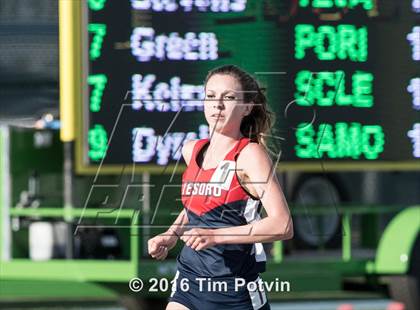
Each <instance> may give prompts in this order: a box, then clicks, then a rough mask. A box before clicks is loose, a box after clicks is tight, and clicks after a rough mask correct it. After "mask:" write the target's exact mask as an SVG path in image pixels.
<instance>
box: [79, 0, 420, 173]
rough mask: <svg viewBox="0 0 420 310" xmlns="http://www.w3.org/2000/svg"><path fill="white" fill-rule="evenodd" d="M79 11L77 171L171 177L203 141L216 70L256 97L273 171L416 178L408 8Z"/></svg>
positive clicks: (203, 5)
mask: <svg viewBox="0 0 420 310" xmlns="http://www.w3.org/2000/svg"><path fill="white" fill-rule="evenodd" d="M80 12H81V14H82V17H83V18H82V19H81V27H80V29H81V34H80V40H81V43H82V44H81V46H82V48H81V49H80V50H79V52H80V55H79V56H80V57H79V58H80V59H81V62H80V63H81V70H82V72H83V78H82V81H81V89H82V90H83V96H82V99H81V100H80V102H77V104H76V110H77V129H78V132H77V135H76V162H77V168H78V172H81V173H90V172H96V171H97V169H98V168H100V169H102V171H104V172H105V171H107V172H110V173H113V172H115V173H121V171H122V169H124V167H126V166H127V167H130V168H131V167H135V168H136V170H137V171H140V172H145V171H148V172H152V173H162V172H165V171H168V172H171V171H173V168H175V169H178V168H180V166H181V165H178V163H180V162H181V163H182V155H181V147H182V144H183V142H184V141H185V140H190V139H201V138H207V137H208V136H209V128H208V125H207V123H206V120H205V118H204V112H203V102H202V100H203V98H204V87H203V80H204V78H205V76H206V74H207V72H208V71H209V70H211V69H212V68H214V67H217V66H220V65H223V64H236V65H238V66H240V67H242V68H244V69H245V70H246V71H248V72H250V73H251V74H253V75H254V76H255V77H256V78H257V79H258V80H259V82H260V83H261V84H262V85H263V86H264V87H266V88H267V96H268V102H269V106H270V108H271V110H272V111H273V112H275V115H276V122H275V125H274V127H273V130H272V132H271V133H270V134H269V135H268V140H269V151H270V153H271V154H272V155H273V156H277V159H278V160H279V163H278V168H279V169H284V170H312V171H315V170H320V169H321V168H322V169H330V170H349V169H352V170H356V169H387V170H403V169H405V170H407V169H419V168H420V76H419V74H420V72H419V68H420V66H419V61H420V26H419V24H418V21H419V16H420V15H419V14H420V7H419V3H418V1H411V0H404V1H397V0H394V1H392V0H118V1H117V0H85V1H80ZM76 54H77V53H76ZM168 168H171V169H168ZM181 168H182V167H181Z"/></svg>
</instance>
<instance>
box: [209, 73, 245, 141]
mask: <svg viewBox="0 0 420 310" xmlns="http://www.w3.org/2000/svg"><path fill="white" fill-rule="evenodd" d="M205 92H206V97H205V99H204V114H205V117H206V120H207V122H208V124H209V126H210V129H211V130H213V129H214V130H216V131H218V132H221V133H233V132H235V131H239V128H240V126H241V121H242V118H243V117H244V116H245V115H247V114H248V113H249V110H250V107H249V105H245V104H244V101H243V98H244V97H243V92H242V87H241V84H240V83H239V81H238V80H237V79H236V78H235V77H233V76H231V75H227V74H215V75H213V76H212V77H211V78H210V79H209V80H208V81H207V84H206V85H205Z"/></svg>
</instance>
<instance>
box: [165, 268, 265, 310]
mask: <svg viewBox="0 0 420 310" xmlns="http://www.w3.org/2000/svg"><path fill="white" fill-rule="evenodd" d="M250 282H253V283H250ZM171 301H173V302H177V303H180V304H182V305H184V306H185V307H187V308H189V309H190V310H214V309H221V310H223V309H226V310H227V309H229V310H230V309H237V310H247V309H249V310H257V309H259V310H270V305H269V304H268V301H267V296H266V294H265V291H264V286H263V284H262V280H261V278H260V277H259V276H257V277H256V278H255V279H254V280H253V281H246V280H245V279H242V278H233V277H229V278H206V277H194V276H191V275H186V274H185V273H181V272H180V271H179V270H178V271H177V272H176V274H175V278H174V282H173V286H172V294H171V296H170V297H169V302H171Z"/></svg>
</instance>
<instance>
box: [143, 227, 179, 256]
mask: <svg viewBox="0 0 420 310" xmlns="http://www.w3.org/2000/svg"><path fill="white" fill-rule="evenodd" d="M177 240H178V237H177V236H176V235H174V233H173V232H171V231H167V232H164V233H162V234H159V235H157V236H155V237H153V238H151V239H149V241H148V242H147V247H148V251H149V254H150V256H152V257H153V258H155V259H157V260H164V259H165V258H166V256H168V252H169V250H171V249H172V248H173V247H174V246H175V245H176V242H177Z"/></svg>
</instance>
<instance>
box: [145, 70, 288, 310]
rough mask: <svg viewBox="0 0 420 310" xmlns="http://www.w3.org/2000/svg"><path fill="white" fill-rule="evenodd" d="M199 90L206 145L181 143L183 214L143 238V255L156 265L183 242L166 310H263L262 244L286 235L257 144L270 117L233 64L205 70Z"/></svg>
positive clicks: (276, 190)
mask: <svg viewBox="0 0 420 310" xmlns="http://www.w3.org/2000/svg"><path fill="white" fill-rule="evenodd" d="M204 85H205V93H206V97H205V101H204V114H205V118H206V120H207V122H208V124H209V128H210V139H200V140H194V141H188V142H186V143H185V144H184V146H183V148H182V155H183V157H184V160H185V162H186V163H187V169H186V170H185V172H184V174H183V176H182V189H181V197H182V203H183V205H184V209H183V211H182V212H181V213H180V214H179V216H178V217H177V219H176V220H175V222H174V223H173V224H172V225H171V227H170V228H169V229H168V230H167V231H166V232H165V233H163V234H160V235H157V236H155V237H154V238H151V239H149V241H148V250H149V254H150V255H151V256H152V257H153V258H155V259H158V260H163V259H165V258H166V256H167V254H168V251H169V250H170V249H172V248H173V247H174V246H175V244H176V242H177V240H178V239H179V238H180V239H181V240H182V241H183V242H185V245H184V247H183V249H182V251H181V253H180V254H179V255H178V257H177V272H176V275H175V278H174V280H175V281H174V287H173V292H172V294H171V297H170V300H169V303H168V305H167V308H166V309H167V310H173V309H191V310H195V309H197V310H198V309H199V310H206V309H208V310H211V309H238V310H239V309H240V310H243V309H270V306H269V304H268V302H267V297H266V294H265V291H264V285H261V284H262V280H261V278H260V277H259V274H260V273H261V272H264V271H265V261H266V255H265V252H264V248H263V246H262V243H264V242H272V241H275V240H286V239H290V238H292V237H293V225H292V220H291V216H290V211H289V208H288V205H287V202H286V200H285V198H284V195H283V192H282V189H281V187H280V185H279V182H278V179H277V177H276V174H275V167H273V163H272V161H271V159H270V157H269V156H268V153H267V151H266V147H265V140H264V138H263V135H264V134H266V133H267V132H268V131H269V129H270V127H271V123H272V119H271V112H270V111H269V110H268V107H267V102H266V97H265V95H264V94H263V92H262V91H261V89H260V87H259V85H258V83H257V81H256V80H255V79H254V78H253V77H252V76H251V75H250V74H248V73H247V72H245V71H243V70H242V69H240V68H239V67H237V66H234V65H226V66H222V67H218V68H216V69H214V70H212V71H210V72H209V74H208V75H207V77H206V80H205V84H204ZM261 205H262V206H263V207H264V209H265V210H266V213H267V216H266V217H264V218H263V219H261V218H260V211H261V210H260V209H261ZM191 227H193V228H191ZM250 282H255V283H251V284H253V285H250V286H249V285H248V284H250ZM254 284H255V285H254ZM255 288H256V289H255Z"/></svg>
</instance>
